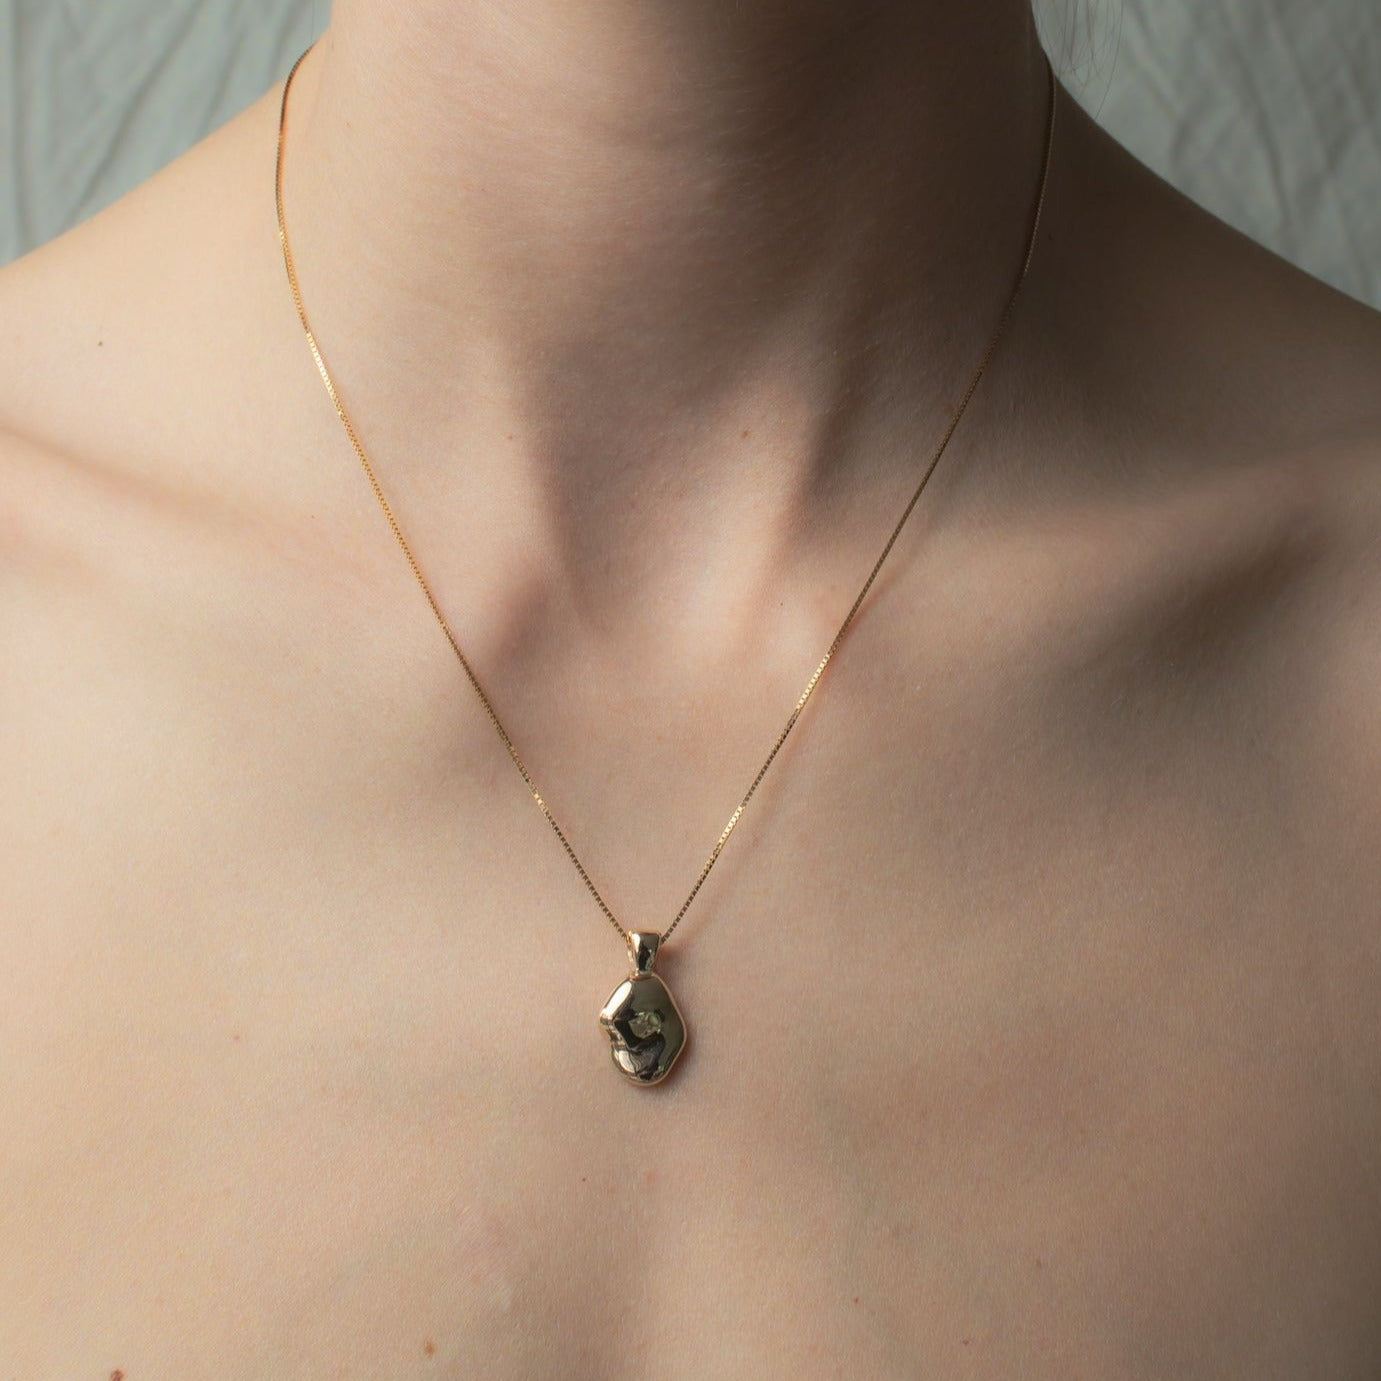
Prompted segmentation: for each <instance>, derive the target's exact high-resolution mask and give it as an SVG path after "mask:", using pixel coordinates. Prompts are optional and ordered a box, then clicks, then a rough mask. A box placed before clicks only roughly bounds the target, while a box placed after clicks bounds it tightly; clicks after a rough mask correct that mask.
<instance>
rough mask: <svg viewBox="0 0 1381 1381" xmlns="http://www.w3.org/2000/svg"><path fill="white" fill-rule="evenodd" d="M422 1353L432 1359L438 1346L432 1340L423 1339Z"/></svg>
mask: <svg viewBox="0 0 1381 1381" xmlns="http://www.w3.org/2000/svg"><path fill="white" fill-rule="evenodd" d="M422 1351H423V1352H425V1353H426V1354H427V1356H428V1357H431V1356H432V1355H433V1354H434V1353H435V1352H436V1344H435V1343H434V1342H432V1340H431V1339H430V1338H423V1339H422Z"/></svg>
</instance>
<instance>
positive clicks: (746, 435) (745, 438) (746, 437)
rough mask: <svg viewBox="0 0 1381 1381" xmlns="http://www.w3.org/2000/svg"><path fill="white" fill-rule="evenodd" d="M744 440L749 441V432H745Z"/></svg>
mask: <svg viewBox="0 0 1381 1381" xmlns="http://www.w3.org/2000/svg"><path fill="white" fill-rule="evenodd" d="M743 440H744V441H747V440H748V433H747V432H744V433H743Z"/></svg>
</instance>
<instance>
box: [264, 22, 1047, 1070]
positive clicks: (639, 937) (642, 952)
mask: <svg viewBox="0 0 1381 1381" xmlns="http://www.w3.org/2000/svg"><path fill="white" fill-rule="evenodd" d="M313 46H315V40H313V42H312V43H310V44H308V45H307V47H306V49H304V50H303V52H302V53H301V55H300V56H299V57H298V59H297V61H296V62H295V63H293V65H292V68H291V70H290V71H289V72H288V75H287V78H286V79H285V80H284V82H283V98H282V105H281V107H280V109H279V113H278V162H277V170H276V174H275V179H274V183H275V195H276V201H277V208H278V240H279V243H280V244H281V245H282V247H283V265H284V267H285V268H286V269H287V273H288V284H289V286H290V287H291V289H292V295H293V302H294V303H295V304H296V306H297V314H298V317H299V318H300V319H301V321H302V329H303V331H304V332H306V336H307V344H308V345H309V346H310V347H311V351H312V357H313V359H315V360H316V366H317V369H318V371H319V372H320V374H321V378H322V381H323V382H324V383H325V385H326V391H327V392H328V393H329V394H330V395H331V402H332V403H333V404H335V409H336V413H337V415H338V416H339V417H340V420H341V422H342V424H343V425H344V427H345V432H346V435H347V436H348V437H349V438H350V444H351V445H352V446H353V447H354V448H355V454H356V455H357V456H358V457H359V459H360V464H361V465H362V466H363V467H364V472H365V475H366V476H367V477H368V479H369V484H370V487H371V488H372V489H373V491H374V497H375V498H376V499H377V500H378V501H379V507H380V508H381V509H382V510H383V514H384V517H385V518H386V519H387V520H388V525H389V527H390V528H391V529H392V531H393V535H394V537H396V538H397V539H398V545H399V546H400V547H401V548H402V549H403V555H404V556H405V557H407V561H408V565H409V566H410V567H411V568H412V573H413V575H414V576H415V577H416V578H417V583H418V585H420V586H421V587H422V593H423V594H424V595H425V596H426V598H427V603H428V604H429V605H430V606H431V611H432V613H433V614H434V615H435V616H436V621H437V622H438V623H439V624H440V625H441V631H442V632H443V633H444V634H445V635H446V640H447V642H449V643H450V645H451V648H452V650H453V651H454V652H455V654H456V656H457V657H458V658H459V659H460V664H461V666H462V667H463V668H464V669H465V675H466V678H467V679H468V680H469V682H470V685H471V686H472V687H474V691H475V694H476V695H477V696H478V697H479V700H480V704H481V705H483V706H484V710H485V713H486V714H487V715H488V716H489V720H490V722H491V723H492V724H493V726H494V729H495V731H496V732H497V733H498V735H499V738H500V739H502V740H503V745H504V747H505V748H506V749H507V750H508V755H509V757H510V758H512V759H513V763H514V766H516V767H517V769H518V771H519V773H520V774H521V776H522V779H523V781H524V782H525V783H526V785H527V789H528V791H530V792H531V793H532V799H533V800H534V801H536V803H537V806H538V808H539V809H540V810H541V812H542V814H543V815H544V816H545V817H546V820H547V823H548V824H549V825H550V826H551V827H552V829H553V830H554V831H555V833H556V837H557V838H558V839H559V840H560V841H561V846H562V848H564V849H565V851H566V856H567V857H568V858H569V859H570V860H571V862H572V863H573V864H574V865H575V869H576V871H577V872H578V873H579V874H580V877H581V881H583V882H584V884H585V886H586V889H587V890H588V891H589V893H590V895H591V896H592V897H593V898H594V899H595V903H596V904H597V905H598V907H599V909H600V910H601V911H602V912H603V913H604V916H605V919H606V920H608V922H609V924H610V925H612V926H613V927H614V929H615V930H617V931H618V933H619V935H620V936H622V938H623V942H624V944H625V945H626V946H627V949H628V957H629V962H630V965H631V967H630V971H629V973H628V976H627V977H626V978H625V979H623V981H622V982H620V983H619V985H618V986H617V987H616V988H615V989H614V991H613V993H611V994H610V996H609V1000H608V1001H607V1002H606V1003H605V1004H604V1007H603V1009H602V1010H601V1012H600V1014H599V1021H600V1025H601V1026H602V1027H603V1028H604V1030H605V1033H606V1034H607V1035H608V1037H609V1049H610V1055H611V1056H612V1058H613V1062H614V1065H615V1067H616V1068H617V1069H618V1070H619V1071H620V1072H621V1073H623V1074H624V1075H626V1076H627V1077H628V1078H629V1079H630V1080H631V1081H633V1082H634V1083H636V1084H640V1085H647V1084H655V1083H657V1082H659V1081H660V1080H662V1079H664V1078H665V1077H666V1075H667V1074H668V1073H669V1072H670V1070H671V1067H672V1065H673V1063H675V1060H676V1057H677V1056H678V1055H679V1054H680V1053H681V1051H682V1050H683V1049H684V1048H685V1044H686V1024H685V1020H684V1018H683V1017H682V1016H681V1011H680V1008H679V1007H678V1006H677V1005H676V1000H675V999H674V998H673V997H672V995H671V992H670V990H669V989H668V988H667V986H666V984H665V983H664V982H663V981H662V978H661V976H660V975H659V974H656V973H653V971H652V965H653V961H654V960H655V959H656V957H657V951H658V947H659V945H661V944H662V943H663V942H665V941H666V940H667V939H668V937H669V936H670V935H671V932H672V931H673V930H675V929H676V927H677V926H678V925H679V924H680V923H681V918H682V917H683V916H684V915H685V914H686V912H687V911H688V910H689V909H690V904H691V903H692V902H693V901H694V900H695V898H696V895H697V893H698V892H699V891H700V889H701V887H702V886H703V885H704V882H705V879H706V878H707V877H709V875H710V869H711V868H713V867H714V865H715V863H716V861H717V860H718V858H719V855H720V854H721V853H722V852H723V850H724V845H725V844H726V843H727V842H728V840H729V836H730V835H731V834H732V833H733V830H734V826H735V825H737V824H738V822H739V819H740V818H741V817H742V815H743V812H744V811H745V810H746V809H747V806H748V802H749V801H751V800H752V799H753V793H754V792H756V791H757V789H758V786H759V784H760V783H761V782H762V779H763V778H764V777H765V776H766V775H767V769H768V768H769V767H771V766H772V763H773V761H774V760H775V759H776V756H777V754H778V753H779V752H780V751H781V747H782V745H783V744H784V743H785V742H786V739H787V735H788V734H790V732H791V731H792V729H793V728H795V726H796V721H797V720H798V719H799V718H800V717H801V711H802V710H803V709H805V707H806V701H808V700H809V699H810V697H811V693H812V692H813V691H814V690H815V687H816V685H817V684H818V682H819V680H820V677H821V675H822V674H823V673H824V670H825V667H826V666H827V665H828V664H829V661H830V658H831V657H833V656H834V654H835V651H836V649H837V648H838V647H839V644H840V643H841V642H843V640H844V635H845V634H846V633H847V632H848V631H849V626H850V625H851V624H852V623H853V621H854V615H855V614H857V613H858V609H859V606H860V605H861V604H862V603H863V601H864V599H865V598H866V597H867V594H868V591H869V590H870V589H872V587H873V582H874V581H875V580H876V579H877V575H878V572H879V571H880V570H881V569H882V563H883V562H884V561H886V560H887V556H888V553H889V552H890V551H891V550H892V547H893V546H894V545H895V543H896V540H897V538H898V537H899V536H900V535H901V530H902V528H903V527H904V526H905V525H906V520H907V519H908V518H909V517H910V516H911V510H912V509H914V508H915V507H916V504H917V501H918V500H919V499H920V497H921V491H922V490H923V489H924V488H925V486H926V481H927V480H929V478H930V476H931V474H932V473H933V472H934V470H935V467H936V465H938V464H939V461H940V457H941V455H943V454H944V451H945V447H946V446H948V445H949V441H950V438H951V437H952V436H953V435H954V432H955V430H956V428H957V427H958V426H959V419H960V418H961V417H963V415H964V411H965V409H966V408H967V407H968V405H969V399H970V398H972V397H973V394H974V390H975V389H977V387H978V383H979V380H980V379H982V377H983V374H984V372H985V371H986V370H987V368H988V364H989V362H990V361H991V359H992V357H993V354H994V353H995V352H996V350H997V346H998V342H999V341H1000V340H1001V339H1002V335H1003V332H1004V330H1005V329H1006V326H1007V321H1008V318H1009V317H1010V316H1011V314H1012V308H1013V307H1014V306H1015V304H1016V300H1017V295H1018V293H1019V292H1020V291H1021V285H1022V284H1023V283H1024V282H1025V281H1026V274H1027V270H1028V269H1029V268H1030V267H1031V259H1032V256H1033V255H1034V253H1035V248H1036V232H1037V230H1038V228H1039V226H1040V219H1041V208H1042V207H1043V206H1044V204H1045V187H1046V181H1047V178H1048V175H1049V172H1050V151H1051V148H1052V146H1053V144H1054V138H1055V106H1056V98H1057V94H1058V91H1059V86H1058V83H1057V82H1056V81H1055V72H1054V69H1053V68H1052V67H1051V66H1050V62H1049V60H1048V59H1047V60H1046V72H1047V75H1048V77H1049V85H1050V94H1049V115H1048V117H1047V122H1046V132H1045V152H1044V154H1043V156H1042V159H1041V173H1040V185H1039V190H1038V192H1037V195H1036V206H1035V211H1034V212H1033V214H1032V217H1031V228H1030V232H1029V234H1028V236H1027V243H1026V253H1025V256H1024V257H1023V259H1022V264H1021V270H1020V272H1019V273H1018V275H1017V280H1016V283H1015V285H1014V286H1013V288H1012V291H1011V294H1010V295H1009V297H1008V299H1007V303H1006V305H1005V306H1004V307H1003V309H1002V314H1001V316H1000V317H999V318H998V323H997V327H996V329H995V330H994V331H993V334H992V337H991V339H990V340H989V341H988V344H987V348H986V349H985V350H984V351H983V355H982V357H981V359H980V360H979V363H978V368H977V369H976V370H975V371H974V374H973V377H972V378H971V379H970V380H969V384H968V387H967V388H966V389H965V390H964V394H963V397H962V398H961V399H960V402H959V406H958V407H957V408H956V409H955V412H954V416H953V417H952V418H951V419H950V422H949V426H948V427H947V428H946V429H945V434H944V436H943V437H941V439H940V443H939V445H938V446H937V447H936V448H935V451H934V452H933V453H932V455H931V457H930V461H929V463H928V464H927V465H926V467H925V470H924V472H923V473H922V475H921V480H920V483H919V484H918V485H917V486H916V489H915V492H914V493H913V494H912V495H911V498H910V501H909V502H908V503H907V505H906V507H905V508H904V509H903V510H902V515H901V517H900V519H898V521H897V524H896V526H895V527H894V528H893V529H892V533H891V536H889V537H888V539H887V541H886V543H885V545H884V546H883V548H882V554H881V555H880V556H879V557H878V559H877V561H876V562H874V564H873V568H872V570H871V571H869V573H868V578H867V580H865V581H864V582H863V588H862V589H861V590H860V591H859V592H858V596H857V598H855V600H854V602H853V604H852V605H851V606H850V608H849V612H848V613H847V614H846V615H845V616H844V622H843V623H842V624H840V625H839V631H838V632H837V633H836V634H835V635H834V640H833V641H832V642H831V643H830V645H829V647H828V649H827V650H826V652H825V655H824V656H823V657H821V659H820V662H819V665H817V666H816V668H815V670H814V671H813V672H812V673H811V676H810V680H809V681H807V682H806V688H805V690H803V691H802V692H801V695H800V698H799V699H798V700H797V701H796V706H795V708H794V709H793V710H792V711H791V715H790V717H789V718H788V719H787V721H786V726H785V728H783V729H782V731H781V733H780V734H778V735H777V741H776V742H775V743H774V744H773V745H772V751H771V752H770V753H769V754H768V755H767V760H766V761H765V762H764V763H763V765H762V766H761V767H760V768H759V769H758V773H757V776H755V777H754V778H753V781H752V784H751V785H750V786H749V788H748V790H747V791H746V792H745V793H744V795H743V799H742V800H741V801H740V802H739V803H738V805H737V806H736V807H735V808H734V813H733V814H732V815H731V816H730V817H729V821H728V823H727V824H726V825H725V826H724V828H723V830H721V831H720V835H719V838H718V839H717V840H716V841H715V846H714V848H713V849H712V850H711V851H710V856H709V858H707V859H706V860H705V865H704V867H703V868H701V870H700V876H699V877H697V878H696V880H695V886H694V887H692V888H691V890H690V895H689V896H687V897H686V899H685V901H683V902H682V903H681V909H680V910H679V911H678V912H677V913H676V915H675V917H673V919H672V922H671V924H670V925H669V926H668V927H667V928H666V930H665V931H664V932H661V933H658V932H657V931H654V930H625V929H624V927H623V926H622V925H620V924H619V921H618V918H617V917H616V916H615V915H614V913H613V912H612V911H611V910H610V909H609V906H608V904H607V903H606V902H605V900H604V898H603V897H602V896H601V895H600V892H599V889H598V888H597V887H596V886H595V884H594V882H593V881H592V880H591V878H590V875H589V873H588V872H586V870H585V865H584V864H583V863H581V861H580V859H579V858H578V857H577V856H576V852H575V850H574V849H573V848H572V847H571V841H570V840H569V839H567V838H566V832H565V831H564V830H563V829H562V828H561V826H560V825H559V824H558V823H557V820H556V817H555V816H554V815H553V814H552V813H551V810H550V808H549V807H548V805H547V803H546V801H544V800H543V799H542V793H541V792H540V791H538V789H537V784H536V783H535V782H534V781H533V780H532V776H531V774H530V773H529V772H528V770H527V767H526V766H525V765H524V763H523V760H522V758H521V757H519V755H518V750H517V748H516V747H514V744H513V740H512V739H511V738H510V737H509V735H508V730H507V729H505V728H504V726H503V724H502V722H501V721H500V719H499V716H498V714H497V712H496V711H495V709H494V706H493V703H492V702H491V701H490V699H489V697H488V696H487V695H486V694H485V692H484V688H483V687H482V686H481V685H480V683H479V678H478V677H477V676H476V675H475V672H474V669H473V668H472V667H471V665H470V663H469V660H468V659H467V658H466V656H465V654H464V653H463V652H462V651H461V650H460V643H459V642H458V641H457V640H456V636H455V634H454V633H453V632H452V631H451V626H450V624H448V623H447V622H446V619H445V617H444V615H443V614H442V612H441V610H440V608H439V607H438V605H437V602H436V598H435V596H434V595H433V594H432V591H431V587H430V586H429V585H428V584H427V582H426V580H425V579H424V578H423V575H422V570H421V568H420V567H419V566H418V564H417V558H416V557H414V556H413V554H412V548H411V547H409V546H408V544H407V540H406V539H405V538H404V536H403V533H402V530H401V529H400V528H399V526H398V520H397V519H396V518H395V517H394V516H393V510H392V509H391V508H390V507H389V504H388V500H387V499H385V498H384V491H383V489H382V488H381V487H380V484H379V480H378V477H377V476H376V475H375V473H374V467H373V466H372V465H371V464H370V463H369V457H368V456H366V455H365V453H364V447H363V446H362V445H360V439H359V437H358V436H357V435H356V433H355V428H354V426H353V425H352V423H351V421H350V418H349V417H348V416H347V415H346V412H345V409H344V407H343V406H342V405H341V401H340V395H339V394H338V393H337V391H336V386H335V383H334V381H333V380H332V378H331V374H330V371H329V370H328V369H327V368H326V361H325V360H324V359H323V358H322V355H321V350H320V349H319V348H318V346H317V342H316V337H315V336H314V335H313V334H312V328H311V326H310V325H309V324H308V322H307V311H306V308H305V307H304V306H303V305H302V292H301V289H300V288H299V286H298V281H297V270H296V269H295V268H294V266H293V258H292V252H291V250H290V249H289V248H288V231H287V226H286V224H285V223H284V218H283V135H284V131H285V129H286V125H287V114H288V91H289V88H290V87H291V86H292V80H293V77H294V76H295V75H296V74H297V69H298V68H299V67H300V66H301V65H302V59H303V58H305V57H306V56H307V54H308V53H309V52H311V50H312V48H313Z"/></svg>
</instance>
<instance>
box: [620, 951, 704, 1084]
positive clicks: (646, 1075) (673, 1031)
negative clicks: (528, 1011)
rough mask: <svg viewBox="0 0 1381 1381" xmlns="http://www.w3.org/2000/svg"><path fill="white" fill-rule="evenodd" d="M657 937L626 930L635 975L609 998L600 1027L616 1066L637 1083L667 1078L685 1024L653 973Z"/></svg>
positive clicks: (681, 1043)
mask: <svg viewBox="0 0 1381 1381" xmlns="http://www.w3.org/2000/svg"><path fill="white" fill-rule="evenodd" d="M661 938H662V937H661V936H660V935H659V934H658V933H657V932H656V931H643V930H633V931H630V932H629V939H630V941H631V944H630V946H629V958H630V960H631V961H632V964H633V971H632V972H631V973H630V974H629V975H628V977H627V978H625V979H624V980H623V982H622V983H620V984H619V986H618V987H617V988H615V989H614V991H613V992H612V993H610V994H609V1001H608V1002H606V1003H605V1004H604V1010H603V1011H602V1012H601V1013H600V1014H599V1024H600V1025H601V1026H602V1027H604V1030H605V1033H606V1034H607V1035H608V1037H609V1053H610V1055H611V1056H612V1057H613V1061H614V1067H615V1068H616V1069H617V1070H618V1071H619V1073H620V1074H622V1075H624V1076H625V1077H627V1078H628V1079H630V1080H632V1082H633V1083H635V1084H655V1083H657V1081H658V1080H659V1079H665V1078H666V1076H667V1075H668V1074H669V1073H670V1072H671V1067H672V1065H673V1064H675V1062H676V1057H677V1056H678V1055H679V1054H680V1053H681V1051H682V1049H684V1047H685V1044H686V1023H685V1021H684V1020H683V1019H682V1017H681V1009H680V1008H679V1007H677V1005H676V999H675V998H674V997H672V995H671V990H670V989H669V988H668V987H667V985H666V984H665V983H663V982H662V980H661V978H660V976H659V975H657V974H655V973H653V972H652V962H653V960H654V959H656V957H657V946H658V944H659V943H660V941H661Z"/></svg>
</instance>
